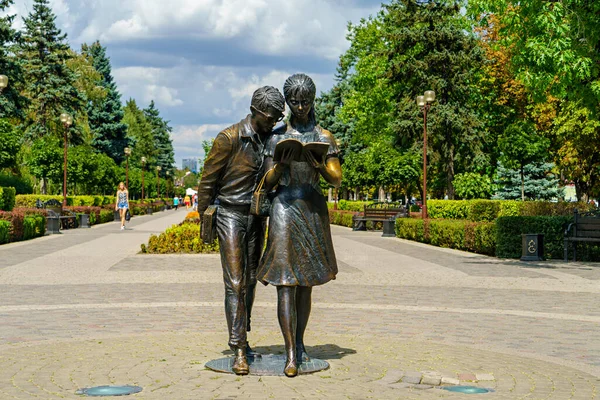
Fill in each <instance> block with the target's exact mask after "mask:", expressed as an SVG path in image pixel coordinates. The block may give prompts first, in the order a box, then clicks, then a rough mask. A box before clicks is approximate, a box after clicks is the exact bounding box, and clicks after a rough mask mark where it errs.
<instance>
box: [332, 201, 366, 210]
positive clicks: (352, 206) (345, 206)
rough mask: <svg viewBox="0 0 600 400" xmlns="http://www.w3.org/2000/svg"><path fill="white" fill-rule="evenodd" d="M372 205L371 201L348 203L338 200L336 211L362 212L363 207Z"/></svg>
mask: <svg viewBox="0 0 600 400" xmlns="http://www.w3.org/2000/svg"><path fill="white" fill-rule="evenodd" d="M371 204H373V202H372V201H350V200H340V201H338V210H343V211H355V212H356V211H361V212H362V211H364V209H365V206H370V205H371Z"/></svg>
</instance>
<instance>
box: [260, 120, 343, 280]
mask: <svg viewBox="0 0 600 400" xmlns="http://www.w3.org/2000/svg"><path fill="white" fill-rule="evenodd" d="M288 138H294V139H297V140H299V141H301V142H302V143H309V142H324V143H329V151H328V153H327V157H337V156H338V153H339V148H338V146H337V145H336V143H335V139H334V137H333V136H332V135H331V133H329V132H327V131H325V130H322V129H321V128H320V127H318V126H317V127H316V128H315V129H314V130H313V131H311V132H306V133H300V132H298V131H296V130H295V129H293V128H291V127H290V126H289V125H288V126H284V127H282V128H280V129H278V130H276V131H275V134H274V135H273V136H272V138H271V139H270V141H269V142H268V144H267V146H266V149H265V157H273V154H274V153H275V146H276V145H277V143H278V142H279V141H281V140H284V139H288ZM319 181H320V173H319V171H318V170H317V169H316V168H314V167H313V166H312V165H311V164H310V163H309V162H308V161H301V162H295V161H293V162H292V163H291V165H290V167H289V168H287V169H286V170H285V171H284V173H283V175H282V177H281V179H280V181H279V184H278V186H277V189H276V192H275V197H274V198H273V201H272V207H271V214H270V218H269V237H268V239H267V247H266V249H265V252H264V254H263V257H262V259H261V262H260V266H259V269H258V274H257V277H258V279H259V280H260V281H261V282H262V283H263V284H265V285H267V284H269V283H270V284H272V285H275V286H316V285H322V284H324V283H327V282H329V281H330V280H332V279H335V276H336V274H337V272H338V268H337V262H336V259H335V252H334V249H333V242H332V240H331V231H330V227H329V212H328V210H327V202H326V200H325V197H324V196H323V194H322V189H321V187H320V185H319Z"/></svg>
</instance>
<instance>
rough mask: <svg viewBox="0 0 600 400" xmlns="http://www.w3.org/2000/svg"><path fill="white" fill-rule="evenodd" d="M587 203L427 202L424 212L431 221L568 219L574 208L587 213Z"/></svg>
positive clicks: (589, 206) (588, 208)
mask: <svg viewBox="0 0 600 400" xmlns="http://www.w3.org/2000/svg"><path fill="white" fill-rule="evenodd" d="M593 208H594V206H593V205H591V204H586V203H571V202H564V201H561V202H556V203H555V202H550V201H525V202H523V201H514V200H429V201H428V202H427V212H428V214H429V217H430V218H433V219H466V220H470V221H493V220H495V219H496V218H498V217H508V216H569V215H573V211H574V210H575V209H578V210H580V211H581V212H586V211H591V210H592V209H593Z"/></svg>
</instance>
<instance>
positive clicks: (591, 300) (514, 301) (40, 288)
mask: <svg viewBox="0 0 600 400" xmlns="http://www.w3.org/2000/svg"><path fill="white" fill-rule="evenodd" d="M126 260H131V258H128V259H126ZM140 261H144V262H145V263H146V264H147V261H146V260H145V258H144V259H143V260H140ZM168 262H169V260H168V259H164V260H162V261H161V262H160V265H163V264H164V263H168ZM178 265H179V268H193V267H194V265H197V266H198V267H197V269H200V270H205V269H208V268H211V267H207V266H202V265H201V264H199V263H198V262H195V261H194V260H193V259H188V260H186V261H185V262H179V263H178ZM257 291H258V296H259V297H258V298H259V299H260V300H267V299H269V300H272V294H273V293H274V290H273V288H271V287H268V288H265V287H262V286H259V288H258V289H257ZM348 292H351V293H352V296H347V295H346V294H347V293H348ZM222 296H223V284H222V283H221V282H215V283H188V284H177V283H165V284H146V283H136V284H134V285H132V284H126V283H116V284H86V285H52V286H45V285H0V311H1V307H2V306H8V305H40V304H85V303H125V302H132V303H146V302H162V301H165V299H168V301H172V302H194V301H216V300H218V299H220V298H221V297H222ZM448 299H452V300H451V307H453V308H464V309H474V310H477V309H499V310H522V309H523V308H524V307H523V306H524V304H525V305H526V309H527V311H532V312H540V313H559V314H569V315H572V316H576V315H588V316H600V307H596V306H595V305H596V304H600V294H595V293H564V292H539V291H526V290H493V289H474V288H443V287H422V286H412V287H411V286H401V287H398V286H387V287H386V286H380V285H369V284H368V283H365V284H364V285H343V284H338V283H337V282H334V283H332V284H331V285H327V286H324V287H317V288H315V289H314V300H313V301H314V302H317V303H339V304H347V303H350V304H377V305H402V306H424V307H440V306H441V307H445V306H450V305H449V303H448Z"/></svg>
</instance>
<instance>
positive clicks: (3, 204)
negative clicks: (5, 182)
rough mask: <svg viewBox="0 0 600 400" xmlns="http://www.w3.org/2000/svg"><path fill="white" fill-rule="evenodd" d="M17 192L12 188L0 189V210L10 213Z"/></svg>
mask: <svg viewBox="0 0 600 400" xmlns="http://www.w3.org/2000/svg"><path fill="white" fill-rule="evenodd" d="M16 193H17V191H16V190H15V188H13V187H0V210H2V211H12V209H13V208H14V206H15V195H16Z"/></svg>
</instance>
